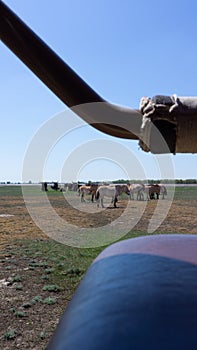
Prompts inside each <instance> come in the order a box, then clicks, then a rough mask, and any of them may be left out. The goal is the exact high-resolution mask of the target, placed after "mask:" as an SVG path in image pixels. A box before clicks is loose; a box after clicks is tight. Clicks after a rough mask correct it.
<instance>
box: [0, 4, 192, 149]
mask: <svg viewBox="0 0 197 350" xmlns="http://www.w3.org/2000/svg"><path fill="white" fill-rule="evenodd" d="M0 37H1V39H2V41H3V42H4V43H5V44H6V45H7V46H8V47H9V48H10V49H11V50H12V51H13V52H14V53H15V54H16V55H17V56H18V57H19V58H20V59H21V60H22V61H23V62H24V63H25V64H26V65H27V66H28V67H29V68H30V69H31V70H32V71H33V72H34V73H35V74H36V75H37V76H38V77H39V78H40V79H41V80H42V81H43V83H44V84H45V85H46V86H48V88H49V89H50V90H51V91H53V92H54V93H55V94H56V95H57V96H58V97H59V98H60V99H61V100H62V101H63V102H64V103H65V104H66V105H67V106H68V107H69V108H72V110H73V111H74V112H75V113H77V114H78V115H79V116H80V117H81V118H82V119H84V120H85V121H86V122H87V123H89V124H90V125H92V126H93V127H95V128H97V129H98V130H100V131H102V132H105V133H107V134H109V135H113V136H116V137H121V138H126V139H133V140H137V139H139V140H140V142H139V145H140V147H141V148H142V149H143V150H144V151H148V152H149V151H150V152H152V153H169V152H171V153H174V154H176V153H196V152H197V143H196V129H197V111H196V109H195V108H194V110H192V109H189V110H188V109H187V108H186V109H184V108H176V109H174V111H173V113H168V112H165V113H164V114H163V113H162V115H161V114H160V111H159V110H156V113H154V115H153V114H152V116H151V117H150V120H151V124H149V118H148V119H147V120H142V110H141V109H140V110H136V109H130V108H125V107H119V106H117V105H114V104H111V103H109V102H107V101H105V100H104V99H103V98H102V97H101V96H100V95H99V94H98V93H96V92H95V91H94V90H93V89H92V88H91V87H90V86H88V85H87V84H86V83H85V82H84V81H83V80H82V79H81V78H80V77H79V76H78V75H77V74H76V73H75V72H74V71H73V70H72V69H71V68H70V67H69V66H68V65H67V64H66V63H65V62H64V61H63V60H62V59H61V58H60V57H58V55H57V54H56V53H55V52H54V51H52V50H51V49H50V48H49V47H48V46H47V45H46V44H45V43H44V42H43V41H42V40H41V39H40V38H39V37H38V36H37V35H36V34H35V33H34V32H33V31H32V30H31V29H30V28H29V27H28V26H27V25H26V24H25V23H24V22H22V21H21V19H20V18H19V17H17V16H16V15H15V13H13V12H12V11H11V10H10V9H9V8H8V7H7V6H6V5H5V4H4V3H3V2H2V1H1V0H0ZM153 100H154V99H153ZM164 100H166V98H165V99H164ZM186 100H187V97H186ZM195 100H196V97H194V101H195ZM177 101H179V99H177ZM194 101H192V103H191V105H193V102H194ZM153 102H154V101H153ZM176 106H178V105H177V104H176ZM179 107H180V105H179ZM152 126H153V127H152Z"/></svg>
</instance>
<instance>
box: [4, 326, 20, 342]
mask: <svg viewBox="0 0 197 350" xmlns="http://www.w3.org/2000/svg"><path fill="white" fill-rule="evenodd" d="M17 334H18V333H17V331H16V330H15V329H10V330H9V331H7V332H6V333H4V335H3V337H4V339H5V340H12V339H14V338H16V336H17Z"/></svg>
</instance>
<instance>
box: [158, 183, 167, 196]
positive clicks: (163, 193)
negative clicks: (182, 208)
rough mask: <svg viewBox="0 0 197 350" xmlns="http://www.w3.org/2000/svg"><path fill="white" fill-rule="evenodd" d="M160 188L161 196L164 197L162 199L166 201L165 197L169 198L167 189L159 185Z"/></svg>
mask: <svg viewBox="0 0 197 350" xmlns="http://www.w3.org/2000/svg"><path fill="white" fill-rule="evenodd" d="M159 187H160V194H161V195H162V199H164V196H167V189H166V187H165V186H164V185H160V184H159Z"/></svg>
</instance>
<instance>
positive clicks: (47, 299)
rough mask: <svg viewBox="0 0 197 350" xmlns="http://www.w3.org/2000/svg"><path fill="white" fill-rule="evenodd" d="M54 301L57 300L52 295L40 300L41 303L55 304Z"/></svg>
mask: <svg viewBox="0 0 197 350" xmlns="http://www.w3.org/2000/svg"><path fill="white" fill-rule="evenodd" d="M56 301H57V299H56V298H54V297H48V298H45V299H44V300H43V301H42V303H43V304H47V305H52V304H55V303H56Z"/></svg>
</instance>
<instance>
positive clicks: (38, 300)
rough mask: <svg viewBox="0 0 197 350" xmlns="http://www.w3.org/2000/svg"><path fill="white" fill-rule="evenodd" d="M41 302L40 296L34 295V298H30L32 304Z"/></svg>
mask: <svg viewBox="0 0 197 350" xmlns="http://www.w3.org/2000/svg"><path fill="white" fill-rule="evenodd" d="M41 301H42V297H41V296H40V295H35V297H33V298H32V302H33V303H35V302H41Z"/></svg>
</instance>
